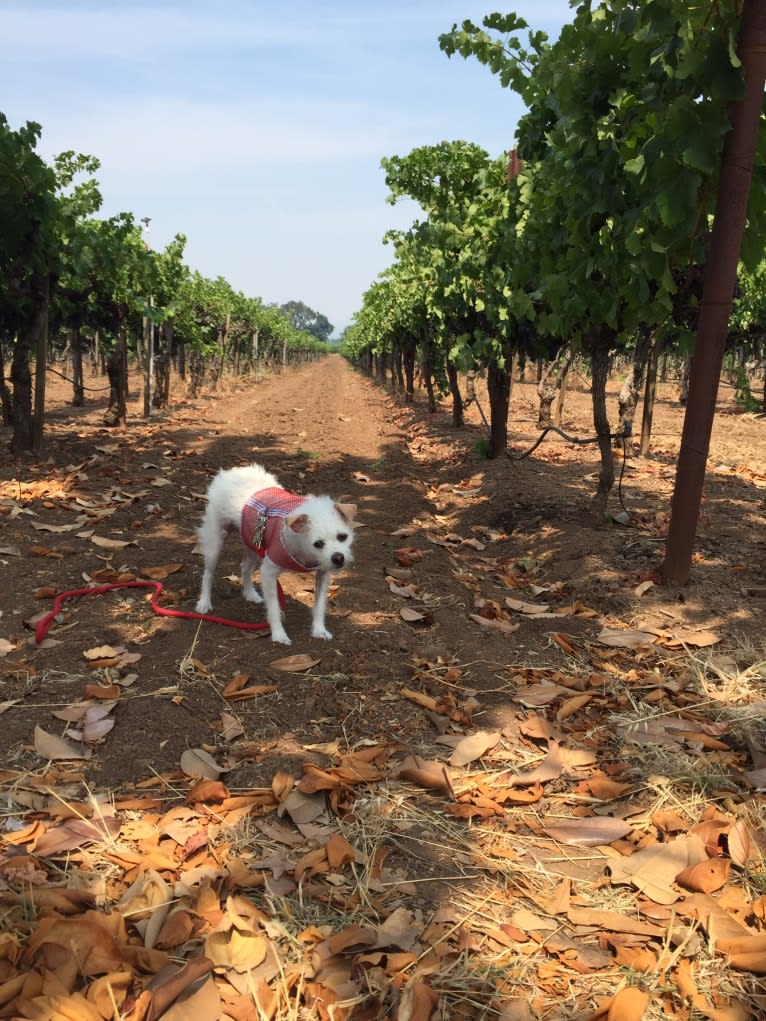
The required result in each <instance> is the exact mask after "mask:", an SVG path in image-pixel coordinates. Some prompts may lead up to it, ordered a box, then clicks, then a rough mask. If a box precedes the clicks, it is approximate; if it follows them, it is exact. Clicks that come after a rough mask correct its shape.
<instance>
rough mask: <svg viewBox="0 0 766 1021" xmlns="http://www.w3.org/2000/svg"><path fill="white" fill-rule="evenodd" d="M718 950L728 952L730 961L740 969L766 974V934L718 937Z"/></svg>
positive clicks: (723, 952)
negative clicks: (728, 937) (732, 937)
mask: <svg viewBox="0 0 766 1021" xmlns="http://www.w3.org/2000/svg"><path fill="white" fill-rule="evenodd" d="M715 946H716V950H720V951H721V953H722V954H727V955H728V958H729V963H730V964H731V965H732V967H734V968H738V969H739V970H740V971H751V972H753V974H755V975H766V934H764V933H760V934H758V935H753V936H740V937H738V938H734V939H717V940H716V944H715Z"/></svg>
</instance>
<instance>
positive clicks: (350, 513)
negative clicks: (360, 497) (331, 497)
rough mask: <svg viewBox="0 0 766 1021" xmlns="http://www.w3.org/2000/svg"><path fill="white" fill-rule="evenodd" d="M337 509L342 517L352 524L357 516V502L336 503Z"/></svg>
mask: <svg viewBox="0 0 766 1021" xmlns="http://www.w3.org/2000/svg"><path fill="white" fill-rule="evenodd" d="M335 510H336V511H337V512H338V514H340V516H341V517H342V518H345V520H346V521H348V523H349V524H352V523H353V521H354V518H355V517H356V504H355V503H336V504H335Z"/></svg>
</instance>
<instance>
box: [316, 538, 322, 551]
mask: <svg viewBox="0 0 766 1021" xmlns="http://www.w3.org/2000/svg"><path fill="white" fill-rule="evenodd" d="M314 549H324V539H317V541H316V542H315V543H314Z"/></svg>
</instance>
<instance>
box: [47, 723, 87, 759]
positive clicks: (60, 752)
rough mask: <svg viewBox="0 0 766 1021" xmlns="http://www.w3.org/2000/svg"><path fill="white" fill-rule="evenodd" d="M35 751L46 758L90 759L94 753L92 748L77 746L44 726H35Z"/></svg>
mask: <svg viewBox="0 0 766 1021" xmlns="http://www.w3.org/2000/svg"><path fill="white" fill-rule="evenodd" d="M34 744H35V751H36V752H37V754H38V755H40V756H42V758H44V759H50V760H59V759H89V758H90V757H91V755H92V754H93V753H92V752H91V750H90V748H85V747H84V746H81V747H77V746H75V745H73V744H72V743H71V742H69V741H65V740H64V738H63V737H57V736H56V735H55V734H49V733H48V732H47V731H46V730H43V728H42V727H40V726H36V727H35V735H34Z"/></svg>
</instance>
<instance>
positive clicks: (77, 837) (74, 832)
mask: <svg viewBox="0 0 766 1021" xmlns="http://www.w3.org/2000/svg"><path fill="white" fill-rule="evenodd" d="M120 828H121V824H120V820H119V819H118V818H116V816H105V817H102V818H99V819H94V820H89V819H67V820H66V821H65V822H62V823H59V824H58V825H56V826H52V827H51V828H50V829H49V830H48V831H47V832H46V833H44V834H43V835H42V837H40V839H39V840H38V841H37V843H36V844H35V854H39V855H40V857H41V858H44V857H46V856H48V855H54V854H61V853H62V852H63V851H71V850H73V849H74V848H75V847H82V846H83V844H92V843H103V842H104V841H108V840H111V839H112V838H113V837H116V836H117V834H118V833H119V832H120Z"/></svg>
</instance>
